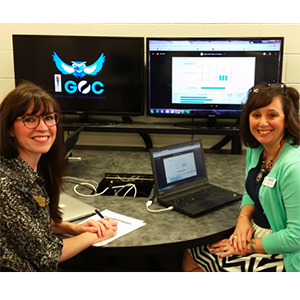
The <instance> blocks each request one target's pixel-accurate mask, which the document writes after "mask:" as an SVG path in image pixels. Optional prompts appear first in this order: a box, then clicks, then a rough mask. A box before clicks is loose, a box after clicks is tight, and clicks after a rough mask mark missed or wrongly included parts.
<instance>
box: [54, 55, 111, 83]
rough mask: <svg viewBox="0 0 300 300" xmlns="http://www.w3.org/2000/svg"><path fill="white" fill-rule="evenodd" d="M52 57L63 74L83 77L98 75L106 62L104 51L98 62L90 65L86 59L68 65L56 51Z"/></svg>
mask: <svg viewBox="0 0 300 300" xmlns="http://www.w3.org/2000/svg"><path fill="white" fill-rule="evenodd" d="M52 58H53V61H54V62H55V65H56V67H57V69H58V70H59V71H60V72H61V73H62V74H63V75H70V74H72V75H74V76H75V77H76V78H83V77H84V76H85V75H92V76H95V75H97V74H98V73H99V72H100V71H101V69H102V67H103V64H104V62H105V56H104V54H103V53H102V54H101V56H100V57H99V58H98V59H97V60H96V62H95V63H93V64H92V65H90V66H87V65H86V61H71V62H72V65H68V64H66V63H65V62H63V61H62V60H61V59H60V58H59V56H58V55H57V54H56V52H54V54H53V55H52Z"/></svg>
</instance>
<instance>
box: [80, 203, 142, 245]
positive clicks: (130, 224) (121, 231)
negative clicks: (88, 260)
mask: <svg viewBox="0 0 300 300" xmlns="http://www.w3.org/2000/svg"><path fill="white" fill-rule="evenodd" d="M101 214H102V215H103V216H104V217H108V218H110V219H113V220H115V221H117V222H118V230H117V233H116V235H115V236H113V237H111V238H109V239H107V240H104V241H102V242H99V243H96V244H94V245H93V246H96V247H102V246H104V245H106V244H108V243H110V242H112V241H114V240H115V239H117V238H119V237H121V236H123V235H125V234H127V233H129V232H131V231H133V230H136V229H138V228H140V227H142V226H144V225H146V223H144V221H142V220H138V219H134V218H131V217H127V216H124V215H121V214H118V213H115V212H113V211H110V210H108V209H106V210H104V211H101ZM87 220H96V221H97V220H100V217H99V216H98V215H94V216H92V217H90V218H88V219H86V220H85V221H83V222H82V223H84V222H86V221H87Z"/></svg>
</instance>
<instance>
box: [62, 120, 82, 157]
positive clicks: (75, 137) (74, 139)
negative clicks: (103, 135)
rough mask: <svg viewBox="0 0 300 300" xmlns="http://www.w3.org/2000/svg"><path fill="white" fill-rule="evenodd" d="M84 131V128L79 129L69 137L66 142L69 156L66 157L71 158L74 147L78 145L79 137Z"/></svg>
mask: <svg viewBox="0 0 300 300" xmlns="http://www.w3.org/2000/svg"><path fill="white" fill-rule="evenodd" d="M83 129H84V126H82V127H80V128H78V129H77V130H76V131H74V132H72V133H71V134H69V135H68V137H67V139H66V140H65V147H66V150H67V155H66V157H69V156H70V154H71V152H72V150H73V148H74V146H75V145H76V143H77V141H78V139H79V136H80V134H81V132H82V130H83Z"/></svg>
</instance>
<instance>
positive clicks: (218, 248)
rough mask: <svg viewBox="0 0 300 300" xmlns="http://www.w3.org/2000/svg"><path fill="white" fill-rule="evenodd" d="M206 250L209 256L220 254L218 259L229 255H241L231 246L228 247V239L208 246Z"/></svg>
mask: <svg viewBox="0 0 300 300" xmlns="http://www.w3.org/2000/svg"><path fill="white" fill-rule="evenodd" d="M208 249H209V250H210V253H211V254H216V253H221V254H220V255H219V258H224V257H227V256H230V255H241V253H239V252H236V251H235V249H234V246H233V245H230V242H229V239H224V240H221V241H219V242H217V243H213V244H211V245H209V247H208Z"/></svg>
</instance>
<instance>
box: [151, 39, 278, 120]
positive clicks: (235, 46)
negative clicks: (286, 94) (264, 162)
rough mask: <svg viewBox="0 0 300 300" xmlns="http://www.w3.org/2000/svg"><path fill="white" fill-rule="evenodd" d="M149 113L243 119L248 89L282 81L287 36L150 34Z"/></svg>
mask: <svg viewBox="0 0 300 300" xmlns="http://www.w3.org/2000/svg"><path fill="white" fill-rule="evenodd" d="M146 44H147V85H148V92H147V93H148V105H147V115H149V116H154V117H176V118H178V117H184V118H207V117H216V118H236V119H238V118H239V115H240V114H241V110H242V107H241V104H243V103H244V102H245V100H246V98H247V93H248V90H249V89H250V88H251V87H252V86H253V85H254V84H256V83H259V82H280V81H281V73H282V56H283V38H147V42H146Z"/></svg>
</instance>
